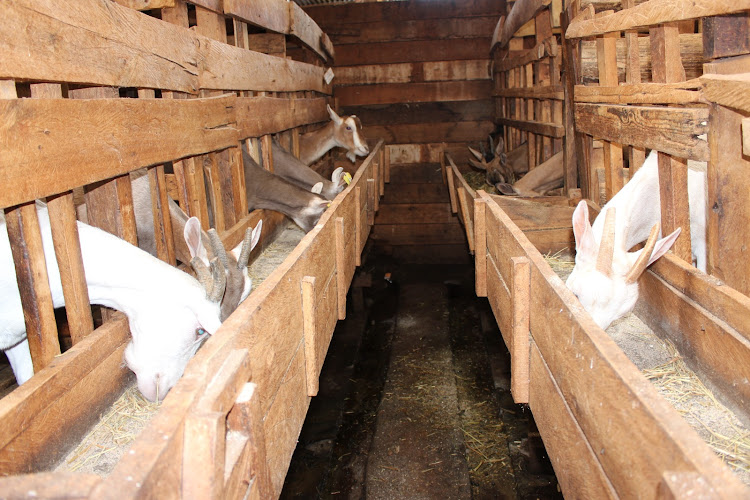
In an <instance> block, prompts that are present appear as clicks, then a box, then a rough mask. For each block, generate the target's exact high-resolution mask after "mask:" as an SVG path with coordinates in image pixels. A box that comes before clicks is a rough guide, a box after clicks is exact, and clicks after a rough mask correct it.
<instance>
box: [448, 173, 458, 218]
mask: <svg viewBox="0 0 750 500" xmlns="http://www.w3.org/2000/svg"><path fill="white" fill-rule="evenodd" d="M448 193H449V197H450V202H451V212H453V213H454V214H455V213H457V212H458V200H457V199H456V176H455V174H454V173H453V170H452V169H448Z"/></svg>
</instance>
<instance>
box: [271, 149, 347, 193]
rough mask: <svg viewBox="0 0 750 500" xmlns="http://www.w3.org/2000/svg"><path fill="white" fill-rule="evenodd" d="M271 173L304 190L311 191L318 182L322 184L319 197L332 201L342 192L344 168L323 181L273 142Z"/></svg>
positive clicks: (322, 178) (339, 168)
mask: <svg viewBox="0 0 750 500" xmlns="http://www.w3.org/2000/svg"><path fill="white" fill-rule="evenodd" d="M272 151H273V172H274V174H276V175H278V176H279V177H281V178H283V179H285V180H287V181H289V182H291V183H292V184H294V185H296V186H299V187H301V188H303V189H306V190H311V189H312V188H313V186H315V185H316V184H318V183H319V182H320V183H322V184H323V190H322V191H321V193H320V194H321V196H323V197H324V198H325V199H327V200H332V199H334V198H335V197H336V195H337V194H339V193H340V192H341V191H343V190H344V188H345V187H346V182H345V181H344V167H338V168H337V169H336V170H334V171H333V174H332V175H331V180H330V181H329V180H327V179H325V178H324V177H323V176H321V175H320V174H319V173H317V172H316V171H315V170H313V169H311V168H310V167H309V166H307V165H306V164H304V163H303V162H302V161H301V160H300V159H299V158H297V157H296V156H294V155H293V154H292V153H290V152H289V151H287V150H286V149H284V148H283V147H281V144H279V143H278V142H276V141H273V149H272Z"/></svg>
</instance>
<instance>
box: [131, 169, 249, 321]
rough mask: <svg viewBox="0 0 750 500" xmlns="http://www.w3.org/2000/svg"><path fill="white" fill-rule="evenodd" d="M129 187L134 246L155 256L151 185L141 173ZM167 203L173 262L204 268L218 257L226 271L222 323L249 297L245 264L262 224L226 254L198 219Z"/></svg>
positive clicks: (171, 203) (247, 232) (222, 300)
mask: <svg viewBox="0 0 750 500" xmlns="http://www.w3.org/2000/svg"><path fill="white" fill-rule="evenodd" d="M132 187H133V212H134V214H135V219H136V228H137V231H138V246H139V247H140V248H142V249H143V250H145V251H147V252H148V253H150V254H151V255H153V256H156V240H155V237H154V218H153V216H152V214H151V184H150V182H149V178H148V176H147V175H146V174H145V172H144V171H139V172H137V173H136V174H134V175H133V176H132ZM168 203H169V218H170V220H171V222H172V233H173V235H174V242H175V253H176V257H177V260H179V261H180V262H182V263H184V264H189V263H190V262H191V261H192V260H193V258H195V257H197V258H199V259H200V260H201V261H202V262H203V265H205V266H208V265H209V262H210V260H211V259H212V258H214V257H218V258H219V260H220V261H221V262H222V265H223V267H224V270H225V271H226V287H225V291H224V294H223V295H222V298H221V316H220V317H221V320H222V321H224V320H225V319H227V318H228V317H229V315H230V314H232V311H234V310H235V309H237V306H239V304H240V303H241V302H242V301H243V300H245V298H247V296H248V295H249V294H250V290H251V288H252V280H251V279H250V278H249V276H248V274H247V261H248V258H249V257H250V252H251V251H252V250H253V248H254V247H255V245H257V244H258V240H259V239H260V234H261V229H262V227H263V221H259V222H258V225H257V226H256V227H255V229H251V228H248V229H247V230H246V231H245V238H244V239H243V241H242V242H241V243H240V244H239V245H237V246H236V247H235V248H233V249H231V250H229V251H227V250H226V249H225V248H224V245H223V244H222V243H221V242H220V241H219V240H218V235H217V234H216V232H215V231H212V232H210V233H207V232H206V231H204V230H203V229H202V228H201V225H200V223H199V222H198V219H196V218H194V217H193V218H188V216H187V214H186V213H185V212H184V211H183V210H182V209H181V208H180V207H179V206H178V205H177V203H175V201H174V200H172V199H169V201H168Z"/></svg>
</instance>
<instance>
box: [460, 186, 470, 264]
mask: <svg viewBox="0 0 750 500" xmlns="http://www.w3.org/2000/svg"><path fill="white" fill-rule="evenodd" d="M470 199H471V198H470V197H469V195H468V193H467V192H466V189H464V187H463V186H458V200H459V204H460V205H461V214H462V215H463V219H464V228H465V229H466V239H467V241H468V243H469V252H470V253H471V254H474V225H473V224H472V222H471V215H470V214H469V210H471V211H473V207H470V205H469V203H470V202H469V200H470Z"/></svg>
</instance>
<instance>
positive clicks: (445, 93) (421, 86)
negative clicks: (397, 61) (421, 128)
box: [336, 80, 492, 106]
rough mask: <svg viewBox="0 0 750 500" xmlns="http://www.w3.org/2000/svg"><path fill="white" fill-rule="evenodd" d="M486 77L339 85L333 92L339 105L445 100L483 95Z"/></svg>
mask: <svg viewBox="0 0 750 500" xmlns="http://www.w3.org/2000/svg"><path fill="white" fill-rule="evenodd" d="M491 88H492V85H491V83H490V81H489V80H470V81H460V80H459V81H449V82H421V83H381V84H379V85H375V86H372V85H350V86H346V87H339V88H338V89H337V91H336V96H337V97H338V99H339V102H340V103H341V105H342V106H361V105H373V104H396V103H401V102H446V101H474V100H481V99H487V98H488V97H489V96H490V92H491Z"/></svg>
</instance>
